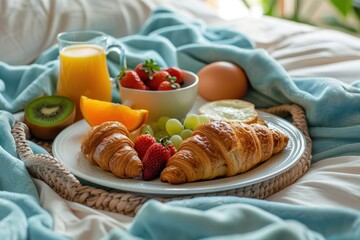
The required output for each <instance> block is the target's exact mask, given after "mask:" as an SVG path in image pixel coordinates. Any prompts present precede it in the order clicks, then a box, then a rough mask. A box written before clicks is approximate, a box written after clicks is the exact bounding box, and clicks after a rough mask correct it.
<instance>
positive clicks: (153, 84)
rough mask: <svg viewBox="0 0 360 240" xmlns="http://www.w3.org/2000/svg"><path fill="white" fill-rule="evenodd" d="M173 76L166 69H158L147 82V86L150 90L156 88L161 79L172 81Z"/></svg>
mask: <svg viewBox="0 0 360 240" xmlns="http://www.w3.org/2000/svg"><path fill="white" fill-rule="evenodd" d="M174 80H175V78H172V77H171V76H170V74H169V73H168V72H166V71H163V70H161V71H159V72H156V73H154V75H153V78H152V79H151V80H149V81H148V82H147V86H148V87H149V88H150V89H152V90H157V89H158V88H159V85H160V83H162V82H163V81H174Z"/></svg>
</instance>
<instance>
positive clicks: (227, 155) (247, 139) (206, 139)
mask: <svg viewBox="0 0 360 240" xmlns="http://www.w3.org/2000/svg"><path fill="white" fill-rule="evenodd" d="M288 140H289V138H288V137H287V136H286V135H285V134H284V133H283V132H281V131H280V130H277V129H271V128H269V127H267V126H265V125H262V124H258V123H255V124H250V125H249V124H245V123H242V122H225V121H218V120H214V121H210V122H208V123H205V124H203V125H201V126H199V127H198V128H197V129H196V130H195V131H194V133H193V135H192V136H191V137H190V138H188V139H186V140H185V141H184V142H183V143H182V144H181V145H180V147H179V150H178V152H177V153H176V154H175V155H173V156H172V157H171V158H170V159H169V160H168V162H167V165H166V168H165V169H164V170H163V171H162V173H161V176H160V179H161V181H164V182H169V183H171V184H180V183H186V182H194V181H199V180H208V179H214V178H218V177H229V176H234V175H237V174H239V173H244V172H246V171H248V170H250V169H251V168H253V167H254V166H255V165H257V164H259V163H261V162H263V161H265V160H267V159H269V158H270V157H271V156H272V155H273V154H276V153H278V152H280V151H282V150H283V149H284V148H285V147H286V146H287V144H288Z"/></svg>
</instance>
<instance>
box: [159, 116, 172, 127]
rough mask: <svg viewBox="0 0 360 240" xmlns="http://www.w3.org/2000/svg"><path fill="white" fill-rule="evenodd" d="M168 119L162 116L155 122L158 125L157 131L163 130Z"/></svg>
mask: <svg viewBox="0 0 360 240" xmlns="http://www.w3.org/2000/svg"><path fill="white" fill-rule="evenodd" d="M169 119H170V118H169V117H167V116H162V117H160V118H159V120H158V121H157V122H158V125H159V129H160V130H165V129H166V128H165V126H166V122H167V121H168V120H169Z"/></svg>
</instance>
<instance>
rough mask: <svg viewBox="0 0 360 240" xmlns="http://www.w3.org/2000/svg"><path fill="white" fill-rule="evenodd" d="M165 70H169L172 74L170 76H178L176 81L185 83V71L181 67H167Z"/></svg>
mask: <svg viewBox="0 0 360 240" xmlns="http://www.w3.org/2000/svg"><path fill="white" fill-rule="evenodd" d="M165 71H167V72H168V73H169V74H170V76H172V77H176V81H175V83H178V84H180V85H181V84H183V83H184V76H183V73H182V71H181V69H180V68H178V67H169V68H167V69H165Z"/></svg>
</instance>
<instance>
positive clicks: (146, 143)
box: [134, 134, 156, 160]
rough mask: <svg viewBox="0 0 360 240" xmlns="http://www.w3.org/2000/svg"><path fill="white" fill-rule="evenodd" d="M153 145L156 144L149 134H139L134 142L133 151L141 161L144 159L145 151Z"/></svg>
mask: <svg viewBox="0 0 360 240" xmlns="http://www.w3.org/2000/svg"><path fill="white" fill-rule="evenodd" d="M154 143H156V138H155V137H153V136H151V135H149V134H141V135H139V136H137V137H136V139H135V141H134V145H135V146H134V149H135V150H136V152H137V153H138V155H139V158H140V159H141V160H142V159H143V158H144V156H145V153H146V150H148V148H149V147H150V146H151V145H153V144H154Z"/></svg>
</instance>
